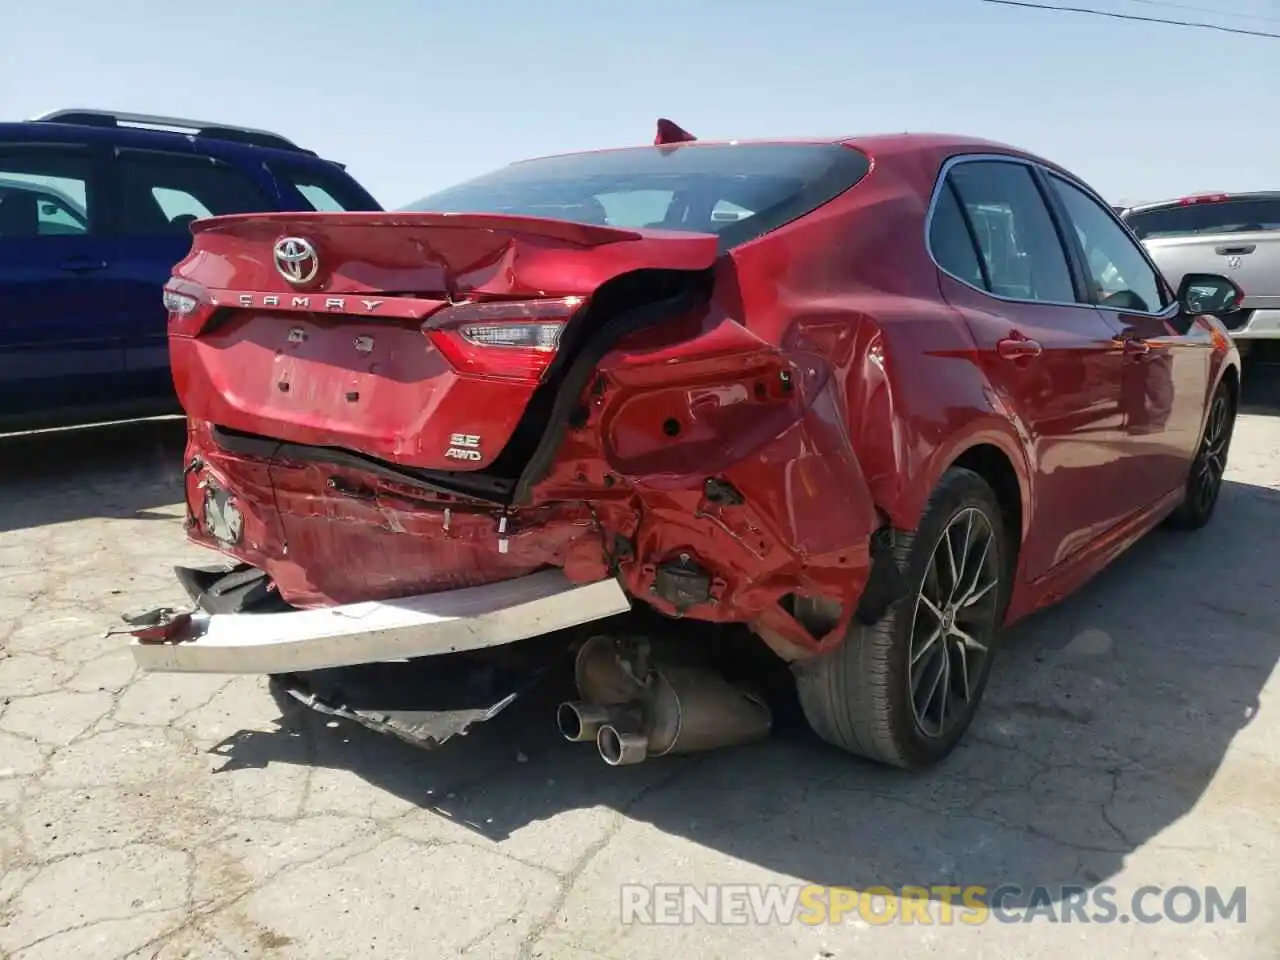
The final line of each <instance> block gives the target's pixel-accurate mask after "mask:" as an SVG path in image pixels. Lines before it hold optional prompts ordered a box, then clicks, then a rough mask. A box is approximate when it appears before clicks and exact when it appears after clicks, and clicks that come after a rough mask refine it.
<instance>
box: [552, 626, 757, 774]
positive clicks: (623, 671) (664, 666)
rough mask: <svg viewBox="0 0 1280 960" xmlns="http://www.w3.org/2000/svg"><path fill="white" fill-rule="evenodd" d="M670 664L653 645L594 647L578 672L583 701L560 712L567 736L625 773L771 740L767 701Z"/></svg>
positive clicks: (598, 640)
mask: <svg viewBox="0 0 1280 960" xmlns="http://www.w3.org/2000/svg"><path fill="white" fill-rule="evenodd" d="M670 660H671V662H669V663H666V662H663V658H662V657H656V656H655V655H654V651H653V650H652V649H651V644H650V642H649V641H648V640H643V639H641V640H638V641H637V640H632V641H627V640H617V639H610V638H606V637H593V638H591V639H590V640H588V641H587V643H586V644H585V645H584V646H583V647H582V649H581V650H580V651H579V652H578V658H577V662H576V664H575V670H574V673H575V677H576V681H577V686H578V693H579V695H580V697H581V699H579V700H570V701H566V702H564V703H562V704H560V706H559V707H558V708H557V710H556V726H557V727H559V729H560V734H561V736H563V737H564V738H565V739H566V740H568V741H569V742H571V743H592V742H594V743H595V745H596V749H597V750H598V751H599V752H600V757H601V759H603V760H604V762H605V763H607V764H608V765H609V766H611V767H620V766H629V765H631V764H636V763H640V762H642V761H644V760H647V759H649V758H650V757H657V756H666V755H668V754H677V753H693V752H695V751H702V750H713V749H717V748H720V747H730V746H737V745H741V744H745V743H751V742H753V741H756V740H762V739H764V738H765V737H767V736H768V735H769V733H770V731H771V730H772V727H773V717H772V715H771V713H770V710H769V707H768V705H767V704H766V703H765V701H764V700H763V699H762V698H761V697H759V696H756V695H755V694H754V693H752V692H750V691H747V690H744V689H741V688H739V687H737V686H735V685H733V684H731V683H729V682H728V681H727V680H725V679H724V678H722V677H721V676H720V675H719V674H717V673H715V672H714V671H711V670H707V669H705V668H702V667H698V666H692V665H688V664H687V663H682V662H680V660H679V659H677V658H675V657H671V658H670Z"/></svg>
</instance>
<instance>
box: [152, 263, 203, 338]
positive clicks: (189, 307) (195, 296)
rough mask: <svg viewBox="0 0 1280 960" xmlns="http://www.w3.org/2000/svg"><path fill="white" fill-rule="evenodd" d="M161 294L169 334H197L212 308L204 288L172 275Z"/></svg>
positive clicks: (180, 335)
mask: <svg viewBox="0 0 1280 960" xmlns="http://www.w3.org/2000/svg"><path fill="white" fill-rule="evenodd" d="M162 296H163V299H164V309H165V312H166V313H168V314H169V335H170V336H174V337H194V336H197V335H199V333H200V331H201V330H202V329H204V325H205V323H206V322H207V321H208V319H209V317H210V315H212V313H213V309H214V305H213V304H212V303H211V302H210V301H209V296H208V294H207V293H206V292H205V290H204V288H203V287H201V286H200V285H199V284H195V283H192V282H191V281H189V280H180V279H178V278H177V277H174V278H173V279H171V280H170V281H169V282H168V283H166V284H165V285H164V292H163V294H162Z"/></svg>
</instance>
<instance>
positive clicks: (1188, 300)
mask: <svg viewBox="0 0 1280 960" xmlns="http://www.w3.org/2000/svg"><path fill="white" fill-rule="evenodd" d="M1243 299H1244V291H1243V290H1241V289H1240V288H1239V287H1237V286H1236V285H1235V284H1234V283H1232V282H1231V281H1230V280H1228V279H1227V278H1226V277H1222V276H1219V275H1218V274H1216V273H1188V274H1187V275H1186V276H1185V277H1183V278H1182V285H1181V286H1180V287H1178V302H1179V303H1180V304H1182V309H1184V310H1185V311H1187V313H1197V314H1209V315H1211V316H1215V317H1220V316H1222V315H1223V314H1227V313H1231V312H1232V311H1234V310H1236V309H1238V308H1239V306H1240V301H1241V300H1243Z"/></svg>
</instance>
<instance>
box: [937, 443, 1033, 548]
mask: <svg viewBox="0 0 1280 960" xmlns="http://www.w3.org/2000/svg"><path fill="white" fill-rule="evenodd" d="M954 467H962V468H964V469H966V470H972V471H973V472H974V473H976V474H977V475H978V476H980V477H981V478H982V479H983V480H985V481H986V482H987V485H988V486H989V487H991V490H992V492H993V493H995V495H996V501H997V502H998V503H999V504H1000V512H1001V514H1002V515H1003V519H1004V531H1005V535H1006V538H1007V539H1008V541H1009V543H1008V546H1009V559H1010V569H1011V570H1012V569H1014V568H1015V567H1016V564H1017V560H1018V554H1019V552H1020V549H1021V546H1022V541H1023V539H1024V538H1025V536H1026V521H1027V518H1028V517H1029V515H1030V514H1029V510H1028V507H1029V506H1030V498H1029V496H1028V493H1027V485H1026V484H1025V483H1023V480H1022V477H1021V476H1020V475H1019V473H1018V470H1017V468H1016V467H1015V466H1014V461H1013V459H1012V458H1011V457H1010V456H1009V454H1008V452H1007V451H1006V450H1005V449H1004V448H1003V447H1001V446H999V445H997V444H995V443H990V442H979V443H976V444H974V445H973V446H970V447H968V448H966V449H965V450H964V451H963V452H962V453H960V455H959V456H957V457H956V458H955V459H953V460H952V461H951V463H950V465H949V466H948V468H947V469H952V468H954ZM944 473H945V471H944Z"/></svg>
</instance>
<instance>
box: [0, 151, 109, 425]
mask: <svg viewBox="0 0 1280 960" xmlns="http://www.w3.org/2000/svg"><path fill="white" fill-rule="evenodd" d="M103 162H104V154H103V153H102V152H101V151H100V150H99V149H98V148H97V147H95V146H93V145H91V144H89V143H74V142H64V143H0V413H3V414H10V415H18V414H32V413H35V412H37V411H42V410H48V409H51V408H55V407H70V406H76V405H79V404H85V403H94V402H97V401H98V400H100V399H101V398H103V397H104V396H109V395H110V394H111V393H112V391H113V388H114V385H115V384H116V380H115V378H117V377H118V376H119V375H120V374H121V373H122V371H123V367H124V364H123V354H122V352H121V346H120V338H121V334H122V330H121V328H120V324H119V317H118V315H117V314H116V312H115V309H114V298H113V296H112V287H111V283H110V280H109V276H108V271H109V267H110V264H111V260H112V252H113V251H112V245H111V241H110V238H108V237H107V236H105V235H104V231H103V229H102V227H103V218H102V203H101V193H102V191H101V186H102V170H103Z"/></svg>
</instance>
